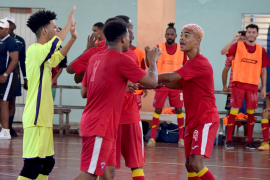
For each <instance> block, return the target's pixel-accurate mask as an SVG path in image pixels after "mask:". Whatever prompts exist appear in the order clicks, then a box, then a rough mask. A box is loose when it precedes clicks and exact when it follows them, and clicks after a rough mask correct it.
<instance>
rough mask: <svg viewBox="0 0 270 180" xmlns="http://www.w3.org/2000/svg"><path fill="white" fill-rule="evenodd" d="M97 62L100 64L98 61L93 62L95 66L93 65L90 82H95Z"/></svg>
mask: <svg viewBox="0 0 270 180" xmlns="http://www.w3.org/2000/svg"><path fill="white" fill-rule="evenodd" d="M99 62H100V60H98V61H95V64H94V67H93V73H92V76H91V81H94V80H95V75H96V71H97V68H98V65H99Z"/></svg>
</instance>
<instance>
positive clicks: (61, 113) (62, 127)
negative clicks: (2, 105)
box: [16, 104, 71, 137]
mask: <svg viewBox="0 0 270 180" xmlns="http://www.w3.org/2000/svg"><path fill="white" fill-rule="evenodd" d="M16 107H25V104H16ZM70 112H71V109H69V108H65V109H64V108H59V106H57V105H55V106H54V114H59V125H53V129H57V130H58V129H59V135H60V137H63V135H64V133H63V131H64V130H65V134H66V136H68V135H69V130H70V125H69V114H70ZM64 114H65V115H66V121H65V124H64Z"/></svg>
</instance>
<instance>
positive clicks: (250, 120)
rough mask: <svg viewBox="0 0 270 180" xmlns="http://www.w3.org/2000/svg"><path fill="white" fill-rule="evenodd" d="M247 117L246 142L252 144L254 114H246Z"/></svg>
mask: <svg viewBox="0 0 270 180" xmlns="http://www.w3.org/2000/svg"><path fill="white" fill-rule="evenodd" d="M247 115H248V120H247V128H248V139H247V142H252V135H253V129H254V123H255V118H254V114H249V113H247Z"/></svg>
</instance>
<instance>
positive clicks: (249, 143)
mask: <svg viewBox="0 0 270 180" xmlns="http://www.w3.org/2000/svg"><path fill="white" fill-rule="evenodd" d="M246 148H248V149H257V148H256V146H255V144H253V142H248V143H247V146H246Z"/></svg>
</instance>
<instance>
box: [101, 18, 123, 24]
mask: <svg viewBox="0 0 270 180" xmlns="http://www.w3.org/2000/svg"><path fill="white" fill-rule="evenodd" d="M111 21H121V22H123V23H126V22H125V21H124V20H123V19H121V18H119V17H112V18H109V19H107V20H106V22H105V24H104V26H106V24H108V23H109V22H111Z"/></svg>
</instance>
